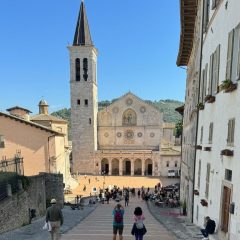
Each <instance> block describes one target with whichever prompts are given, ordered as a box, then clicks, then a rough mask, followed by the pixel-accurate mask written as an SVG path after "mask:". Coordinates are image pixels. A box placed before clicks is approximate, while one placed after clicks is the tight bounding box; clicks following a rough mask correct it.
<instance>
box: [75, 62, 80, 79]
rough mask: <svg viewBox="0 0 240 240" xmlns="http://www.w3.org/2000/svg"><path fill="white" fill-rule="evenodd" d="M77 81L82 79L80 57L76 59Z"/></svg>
mask: <svg viewBox="0 0 240 240" xmlns="http://www.w3.org/2000/svg"><path fill="white" fill-rule="evenodd" d="M75 71H76V81H80V59H79V58H77V59H76V60H75Z"/></svg>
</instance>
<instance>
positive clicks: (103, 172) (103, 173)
mask: <svg viewBox="0 0 240 240" xmlns="http://www.w3.org/2000/svg"><path fill="white" fill-rule="evenodd" d="M102 175H103V192H104V185H105V171H102Z"/></svg>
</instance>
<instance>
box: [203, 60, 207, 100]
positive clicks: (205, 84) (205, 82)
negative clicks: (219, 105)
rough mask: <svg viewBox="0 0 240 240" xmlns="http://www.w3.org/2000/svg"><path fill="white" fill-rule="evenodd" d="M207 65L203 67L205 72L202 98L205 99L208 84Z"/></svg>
mask: <svg viewBox="0 0 240 240" xmlns="http://www.w3.org/2000/svg"><path fill="white" fill-rule="evenodd" d="M207 76H208V64H206V65H205V71H204V98H205V97H206V95H207V94H208V93H207V84H208V79H207Z"/></svg>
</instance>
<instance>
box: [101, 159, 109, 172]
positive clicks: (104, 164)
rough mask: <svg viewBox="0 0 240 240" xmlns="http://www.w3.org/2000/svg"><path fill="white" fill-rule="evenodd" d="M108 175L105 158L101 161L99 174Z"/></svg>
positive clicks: (107, 165)
mask: <svg viewBox="0 0 240 240" xmlns="http://www.w3.org/2000/svg"><path fill="white" fill-rule="evenodd" d="M103 173H104V174H106V175H107V174H108V173H109V161H108V159H107V158H103V159H102V161H101V174H103Z"/></svg>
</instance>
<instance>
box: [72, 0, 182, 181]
mask: <svg viewBox="0 0 240 240" xmlns="http://www.w3.org/2000/svg"><path fill="white" fill-rule="evenodd" d="M68 49H69V53H70V85H71V121H72V149H73V150H72V157H73V171H74V172H80V173H83V174H84V173H89V174H102V173H104V174H109V175H151V176H167V173H168V170H169V169H171V170H176V173H177V172H178V170H179V168H180V149H179V148H178V147H176V146H174V143H175V138H174V135H173V131H174V127H175V126H174V124H168V123H164V122H163V119H162V113H161V112H160V111H159V110H158V109H157V108H155V107H154V106H152V105H149V104H147V103H146V102H145V101H143V100H142V99H140V98H139V97H137V96H136V95H134V94H132V93H131V92H129V93H126V94H125V95H124V96H122V97H120V98H118V100H116V101H115V102H113V103H112V104H111V105H110V106H108V107H107V108H106V109H103V110H101V111H99V110H98V97H97V96H98V84H97V67H96V66H97V55H98V51H97V49H96V48H95V46H94V44H93V42H92V39H91V34H90V30H89V25H88V21H87V17H86V10H85V6H84V3H83V2H82V3H81V8H80V13H79V18H78V21H77V27H76V32H75V36H74V41H73V45H72V46H69V47H68Z"/></svg>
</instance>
